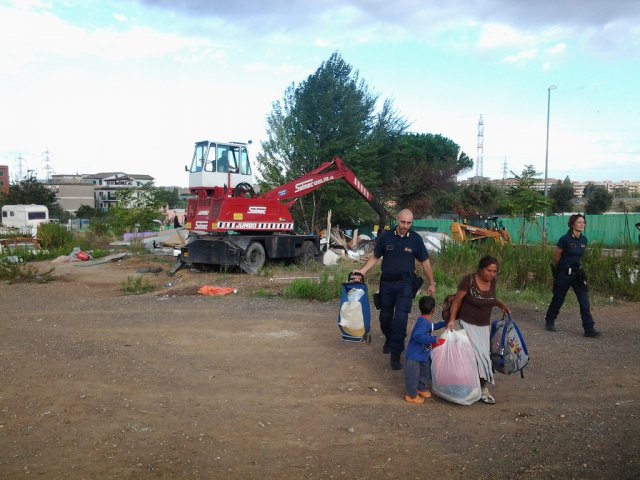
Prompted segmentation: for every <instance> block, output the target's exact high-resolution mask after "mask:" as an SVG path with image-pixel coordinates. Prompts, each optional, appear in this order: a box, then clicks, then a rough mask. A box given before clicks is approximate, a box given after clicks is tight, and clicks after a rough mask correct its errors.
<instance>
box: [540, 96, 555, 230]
mask: <svg viewBox="0 0 640 480" xmlns="http://www.w3.org/2000/svg"><path fill="white" fill-rule="evenodd" d="M556 88H558V87H556V86H555V85H549V87H548V88H547V147H546V151H545V155H544V196H545V197H546V196H547V193H548V190H547V179H548V178H549V113H550V112H551V90H555V89H556ZM542 236H543V238H544V240H546V239H547V217H546V215H545V216H544V217H543V221H542Z"/></svg>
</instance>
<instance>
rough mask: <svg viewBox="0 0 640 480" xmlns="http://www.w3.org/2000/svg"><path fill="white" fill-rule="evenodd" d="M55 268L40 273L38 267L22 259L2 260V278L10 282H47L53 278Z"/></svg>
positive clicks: (0, 271)
mask: <svg viewBox="0 0 640 480" xmlns="http://www.w3.org/2000/svg"><path fill="white" fill-rule="evenodd" d="M53 270H54V269H53V268H51V269H49V270H47V271H46V272H42V273H40V272H39V271H38V269H37V268H35V267H33V266H32V265H29V264H28V263H23V262H20V261H17V262H15V263H14V262H9V261H7V260H6V259H4V260H3V261H1V262H0V279H1V280H5V281H7V282H9V283H29V282H31V283H47V282H49V281H51V280H52V279H53V277H52V275H51V274H52V273H53Z"/></svg>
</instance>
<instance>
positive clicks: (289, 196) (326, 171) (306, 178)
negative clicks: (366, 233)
mask: <svg viewBox="0 0 640 480" xmlns="http://www.w3.org/2000/svg"><path fill="white" fill-rule="evenodd" d="M340 179H344V180H345V181H346V182H347V183H348V184H349V185H350V186H351V187H352V188H353V189H354V190H355V191H356V192H357V193H358V194H359V195H360V196H361V197H362V198H364V199H365V200H366V201H367V202H368V203H369V204H370V205H371V207H372V208H373V209H374V210H375V211H376V213H377V214H378V215H379V216H380V228H383V227H385V226H386V225H387V220H388V217H389V215H388V213H387V211H386V210H385V208H384V207H383V206H382V204H381V203H380V202H378V200H376V199H375V197H374V196H373V195H372V194H371V192H369V190H367V188H366V187H365V186H364V185H363V184H362V182H360V180H358V177H356V175H355V173H353V172H352V171H351V169H349V167H347V166H346V165H345V164H344V162H343V161H342V159H341V158H339V157H334V158H333V159H332V160H331V161H330V162H324V163H323V164H322V165H320V166H319V167H318V168H316V169H315V170H312V171H311V172H309V173H307V174H305V175H303V176H302V177H300V178H297V179H295V180H292V181H291V182H289V183H287V184H285V185H282V186H280V187H277V188H274V189H273V190H270V191H268V192H266V193H265V194H263V195H260V197H261V198H266V199H278V200H293V201H295V200H296V199H298V198H300V197H303V196H305V195H308V194H310V193H311V192H313V191H314V190H317V189H318V188H320V187H321V186H323V185H324V184H325V183H329V182H333V181H335V180H340ZM292 203H293V202H292Z"/></svg>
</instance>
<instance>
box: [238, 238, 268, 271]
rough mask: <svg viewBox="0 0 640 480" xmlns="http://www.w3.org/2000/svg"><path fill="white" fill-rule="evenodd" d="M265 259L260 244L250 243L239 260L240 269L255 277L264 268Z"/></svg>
mask: <svg viewBox="0 0 640 480" xmlns="http://www.w3.org/2000/svg"><path fill="white" fill-rule="evenodd" d="M266 258H267V256H266V254H265V252H264V247H263V246H262V244H261V243H258V242H252V243H251V245H249V248H247V251H246V252H245V254H244V257H243V258H242V259H241V260H240V268H242V270H244V271H245V272H247V273H249V274H252V275H255V274H256V273H258V272H259V271H260V270H261V269H262V267H263V266H264V262H265V260H266Z"/></svg>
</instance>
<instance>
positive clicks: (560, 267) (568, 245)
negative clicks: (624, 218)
mask: <svg viewBox="0 0 640 480" xmlns="http://www.w3.org/2000/svg"><path fill="white" fill-rule="evenodd" d="M586 226H587V222H586V220H585V218H584V215H582V214H580V213H578V214H575V215H571V216H570V217H569V231H568V232H567V233H566V234H565V235H563V236H562V237H560V240H558V243H557V246H556V249H555V252H554V254H553V264H552V269H553V271H554V275H553V277H554V280H553V298H552V299H551V303H550V304H549V308H548V309H547V314H546V315H545V328H546V329H547V330H549V331H550V332H555V331H556V325H555V323H556V318H557V317H558V313H560V308H561V307H562V304H563V303H564V299H565V296H566V295H567V292H568V291H569V288H573V291H574V292H575V294H576V297H577V298H578V303H579V304H580V317H581V318H582V328H584V336H585V337H591V338H595V337H597V336H599V335H600V332H598V331H596V329H595V327H594V325H595V322H594V321H593V317H592V316H591V308H590V306H589V294H588V291H587V281H586V276H585V274H584V271H583V270H582V267H581V266H580V264H581V261H582V255H584V251H585V249H586V248H587V237H585V236H584V229H585V227H586Z"/></svg>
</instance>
